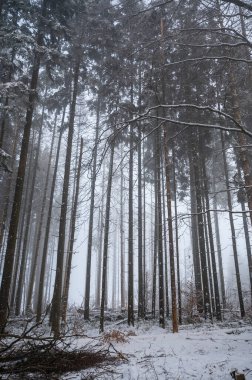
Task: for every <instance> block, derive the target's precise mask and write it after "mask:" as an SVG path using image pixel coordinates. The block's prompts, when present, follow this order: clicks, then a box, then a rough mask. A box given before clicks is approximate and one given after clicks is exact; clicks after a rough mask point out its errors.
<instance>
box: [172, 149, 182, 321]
mask: <svg viewBox="0 0 252 380" xmlns="http://www.w3.org/2000/svg"><path fill="white" fill-rule="evenodd" d="M172 162H173V187H174V190H173V191H174V217H175V241H176V259H177V284H178V285H177V287H178V319H179V324H180V325H181V324H182V299H181V285H180V264H179V234H178V206H177V186H176V168H175V153H174V149H173V150H172Z"/></svg>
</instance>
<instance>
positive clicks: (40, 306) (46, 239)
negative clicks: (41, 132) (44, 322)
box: [27, 108, 65, 321]
mask: <svg viewBox="0 0 252 380" xmlns="http://www.w3.org/2000/svg"><path fill="white" fill-rule="evenodd" d="M64 119H65V108H64V110H63V115H62V120H61V128H60V134H59V140H58V146H57V153H56V159H55V166H54V172H53V179H52V184H51V190H50V199H49V205H48V214H47V218H46V228H45V236H44V244H43V250H42V261H41V267H40V275H39V289H38V302H37V321H39V320H40V319H41V314H42V309H43V301H44V296H43V294H44V281H45V270H46V260H47V252H48V243H49V234H50V227H51V218H52V211H53V198H54V191H55V186H56V178H57V172H58V163H59V155H60V146H61V138H62V134H63V125H64ZM27 299H28V300H29V299H31V296H29V297H27ZM27 306H28V302H27Z"/></svg>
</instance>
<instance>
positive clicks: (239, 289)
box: [221, 131, 245, 318]
mask: <svg viewBox="0 0 252 380" xmlns="http://www.w3.org/2000/svg"><path fill="white" fill-rule="evenodd" d="M221 145H222V155H223V163H224V174H225V182H226V189H227V201H228V210H229V221H230V228H231V238H232V246H233V254H234V262H235V273H236V284H237V291H238V298H239V304H240V312H241V317H242V318H243V317H244V316H245V309H244V303H243V295H242V286H241V277H240V269H239V261H238V251H237V245H236V234H235V226H234V219H233V214H232V211H233V208H232V200H231V195H230V190H229V189H230V186H229V177H228V166H227V158H226V151H225V141H224V135H223V132H222V131H221Z"/></svg>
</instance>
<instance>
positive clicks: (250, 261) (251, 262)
mask: <svg viewBox="0 0 252 380" xmlns="http://www.w3.org/2000/svg"><path fill="white" fill-rule="evenodd" d="M236 166H237V173H238V180H239V184H240V183H241V182H242V176H241V169H240V165H239V162H238V159H237V157H236ZM240 204H241V210H242V221H243V229H244V236H245V242H246V250H247V259H248V270H249V282H250V297H251V304H252V257H251V245H250V238H249V229H248V221H247V215H246V207H245V202H244V201H243V199H242V200H241V201H240Z"/></svg>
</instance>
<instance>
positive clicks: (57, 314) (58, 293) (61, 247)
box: [50, 53, 81, 337]
mask: <svg viewBox="0 0 252 380" xmlns="http://www.w3.org/2000/svg"><path fill="white" fill-rule="evenodd" d="M76 59H77V61H76V62H75V67H74V74H73V75H74V77H73V95H72V102H71V106H70V113H69V129H68V139H67V152H66V159H65V170H64V182H63V189H62V203H61V210H60V225H59V240H58V250H57V264H56V275H55V283H54V293H53V299H52V308H51V314H50V317H51V324H52V331H53V333H54V335H55V336H56V337H57V336H59V334H60V318H61V306H62V304H61V298H62V282H63V278H62V276H63V265H64V251H65V229H66V217H67V203H68V191H69V180H70V165H71V156H72V143H73V135H74V118H75V108H76V100H77V93H78V79H79V73H80V61H81V54H80V53H79V55H78V56H77V57H76Z"/></svg>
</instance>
